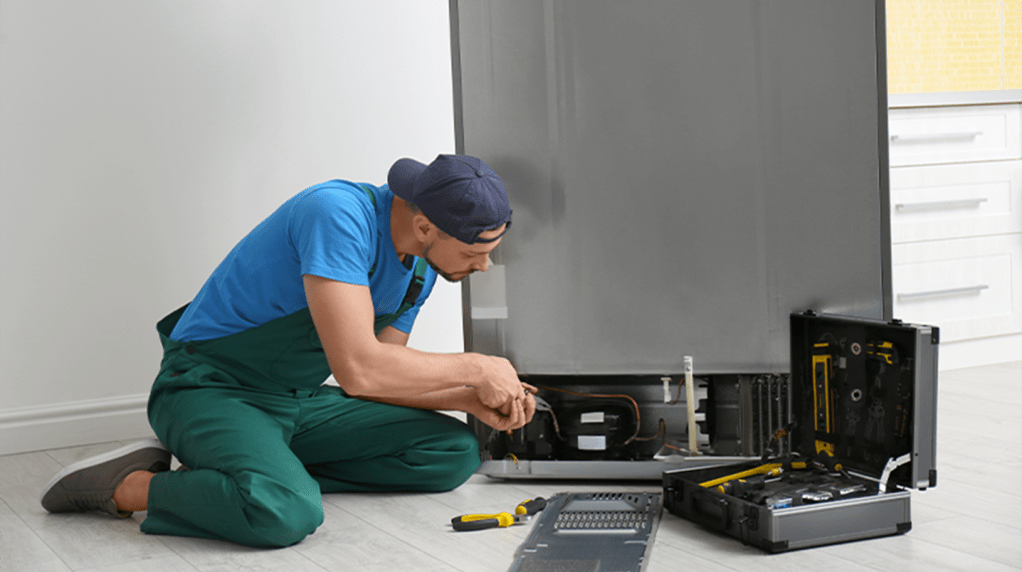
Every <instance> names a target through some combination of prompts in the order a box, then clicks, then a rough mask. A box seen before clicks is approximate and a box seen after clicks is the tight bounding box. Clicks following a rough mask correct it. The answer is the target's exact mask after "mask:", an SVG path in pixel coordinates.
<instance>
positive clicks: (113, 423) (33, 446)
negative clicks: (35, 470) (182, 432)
mask: <svg viewBox="0 0 1022 572" xmlns="http://www.w3.org/2000/svg"><path fill="white" fill-rule="evenodd" d="M148 399H149V394H148V393H142V394H138V395H124V396H120V397H111V398H107V399H90V400H87V401H75V402H71V403H59V404H56V405H43V406H39V407H22V408H18V409H5V410H0V455H8V454H11V453H25V452H28V451H40V450H43V449H55V448H58V447H73V446H77V445H88V444H92V443H102V442H105V441H118V440H121V439H131V438H135V437H146V436H151V435H152V434H153V430H152V428H150V427H149V420H148V419H147V418H146V402H147V401H148Z"/></svg>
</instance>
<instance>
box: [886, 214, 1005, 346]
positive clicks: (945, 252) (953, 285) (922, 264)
mask: <svg viewBox="0 0 1022 572" xmlns="http://www.w3.org/2000/svg"><path fill="white" fill-rule="evenodd" d="M1020 259H1022V234H1011V235H1001V236H991V237H979V238H967V239H960V240H936V241H928V242H916V243H908V244H896V245H894V247H893V248H892V262H893V269H892V274H893V276H892V278H893V287H894V316H895V317H896V318H900V319H902V320H904V321H906V322H918V323H925V324H932V325H935V326H938V327H940V329H941V340H942V341H945V342H953V341H959V340H966V339H975V338H983V337H989V336H998V335H1004V334H1012V333H1017V332H1022V260H1020Z"/></svg>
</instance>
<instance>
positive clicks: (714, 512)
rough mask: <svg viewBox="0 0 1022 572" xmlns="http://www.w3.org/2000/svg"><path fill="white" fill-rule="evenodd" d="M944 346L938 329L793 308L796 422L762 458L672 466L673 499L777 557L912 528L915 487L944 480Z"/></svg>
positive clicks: (695, 516) (668, 502)
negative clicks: (939, 442) (940, 447)
mask: <svg viewBox="0 0 1022 572" xmlns="http://www.w3.org/2000/svg"><path fill="white" fill-rule="evenodd" d="M938 343H939V330H938V328H936V327H933V326H925V325H915V324H907V323H903V322H901V321H899V320H893V321H881V320H876V319H864V318H852V317H846V316H835V315H824V314H816V313H815V312H812V311H807V312H804V313H801V314H792V315H791V388H792V390H791V394H792V397H791V412H792V419H793V422H792V423H789V424H788V425H787V426H786V427H783V428H780V429H778V430H777V432H776V433H775V434H774V435H773V439H772V445H773V446H771V447H768V449H767V452H766V453H765V454H764V455H763V457H762V458H760V459H756V460H750V461H744V462H741V463H734V464H722V465H720V466H716V467H709V468H707V467H696V468H691V469H688V468H686V469H678V470H671V471H666V472H664V474H663V485H664V507H665V508H666V509H667V510H668V511H669V512H671V513H673V514H676V515H679V516H681V517H683V518H686V519H689V520H692V521H694V522H696V523H699V524H701V525H703V526H705V527H708V528H711V529H714V530H717V531H720V532H721V533H724V534H727V535H730V536H733V537H735V538H738V539H740V540H742V541H743V542H745V543H747V544H752V545H755V546H759V547H760V548H762V549H764V550H766V551H767V552H772V553H773V552H784V551H787V550H794V549H800V548H809V547H813V546H821V545H826V544H833V543H838V542H846V541H851V540H860V539H866V538H873V537H878V536H887V535H893V534H903V533H905V532H908V531H909V530H910V529H911V527H912V519H911V510H910V502H911V494H910V492H909V490H910V489H913V488H914V489H919V490H925V489H926V488H928V487H933V486H936V484H937V473H936V410H937V348H938ZM788 447H790V448H788ZM778 451H780V452H787V453H788V454H786V455H783V456H778V453H777V452H778Z"/></svg>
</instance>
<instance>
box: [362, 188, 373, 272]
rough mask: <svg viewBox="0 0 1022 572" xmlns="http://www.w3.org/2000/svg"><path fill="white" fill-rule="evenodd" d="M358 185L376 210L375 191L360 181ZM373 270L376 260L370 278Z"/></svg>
mask: <svg viewBox="0 0 1022 572" xmlns="http://www.w3.org/2000/svg"><path fill="white" fill-rule="evenodd" d="M358 186H359V188H360V189H362V190H363V191H365V192H366V194H367V195H369V201H370V202H372V203H373V210H376V193H374V192H373V191H372V189H370V188H369V187H367V186H365V185H363V184H362V183H358ZM374 272H376V261H375V260H374V261H373V267H372V268H370V269H369V277H370V278H372V277H373V273H374Z"/></svg>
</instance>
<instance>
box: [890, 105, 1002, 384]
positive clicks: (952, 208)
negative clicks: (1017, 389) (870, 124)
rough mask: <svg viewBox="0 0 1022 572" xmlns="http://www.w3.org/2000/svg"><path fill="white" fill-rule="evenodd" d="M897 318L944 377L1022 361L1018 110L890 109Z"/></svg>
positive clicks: (986, 107) (959, 107)
mask: <svg viewBox="0 0 1022 572" xmlns="http://www.w3.org/2000/svg"><path fill="white" fill-rule="evenodd" d="M889 135H890V165H891V170H890V184H891V193H890V197H891V201H890V202H891V207H890V208H891V242H892V249H891V262H892V289H893V298H894V300H893V301H894V316H895V317H897V318H900V319H902V320H905V321H908V322H921V323H927V324H933V325H936V326H939V327H940V330H941V369H955V368H959V367H969V366H974V365H982V364H989V363H999V362H1004V361H1012V360H1022V105H1020V104H1019V103H1000V104H991V105H956V106H948V107H928V106H923V107H910V108H892V109H891V110H890V114H889Z"/></svg>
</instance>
